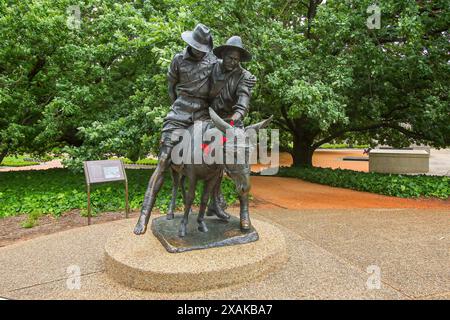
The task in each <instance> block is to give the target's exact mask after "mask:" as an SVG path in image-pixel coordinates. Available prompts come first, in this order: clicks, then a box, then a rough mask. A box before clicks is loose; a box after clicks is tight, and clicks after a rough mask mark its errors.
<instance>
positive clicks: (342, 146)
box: [320, 143, 369, 149]
mask: <svg viewBox="0 0 450 320" xmlns="http://www.w3.org/2000/svg"><path fill="white" fill-rule="evenodd" d="M368 147H369V145H368V144H367V145H366V144H361V145H360V144H357V145H352V146H351V147H350V146H349V145H348V144H345V143H338V144H330V143H325V144H323V145H321V146H320V148H321V149H348V148H352V149H366V148H368Z"/></svg>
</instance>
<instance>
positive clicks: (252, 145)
mask: <svg viewBox="0 0 450 320" xmlns="http://www.w3.org/2000/svg"><path fill="white" fill-rule="evenodd" d="M209 115H210V117H211V120H212V122H213V123H214V125H215V127H216V128H217V129H219V130H220V131H221V132H222V133H223V134H224V135H225V137H226V139H224V140H225V142H224V152H225V159H224V160H225V161H224V164H225V171H226V172H227V174H228V175H229V176H230V177H231V178H232V179H233V180H234V182H235V183H236V187H237V189H238V192H239V193H247V192H248V190H249V188H250V181H249V177H250V164H251V163H252V162H253V161H252V160H256V153H255V151H256V147H257V141H258V139H257V136H258V132H259V130H260V129H264V128H266V127H267V126H268V125H269V124H270V122H271V121H272V118H273V117H270V118H268V119H266V120H263V121H261V122H258V123H256V124H253V125H250V126H248V127H245V128H240V127H235V126H232V125H231V124H229V123H227V122H226V121H224V120H223V119H222V118H220V117H219V116H218V115H217V114H216V113H215V112H214V110H213V109H211V108H209ZM252 158H254V159H252Z"/></svg>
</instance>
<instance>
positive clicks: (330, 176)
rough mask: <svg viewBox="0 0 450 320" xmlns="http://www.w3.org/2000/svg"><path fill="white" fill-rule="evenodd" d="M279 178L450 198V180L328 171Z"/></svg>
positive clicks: (285, 172)
mask: <svg viewBox="0 0 450 320" xmlns="http://www.w3.org/2000/svg"><path fill="white" fill-rule="evenodd" d="M278 175H279V176H281V177H292V178H299V179H302V180H306V181H310V182H315V183H320V184H325V185H329V186H333V187H339V188H348V189H353V190H358V191H367V192H372V193H378V194H383V195H388V196H395V197H401V198H418V197H428V198H440V199H449V197H450V177H445V176H444V177H439V176H426V175H418V176H411V175H400V174H382V173H374V172H371V173H369V172H358V171H353V170H344V169H328V168H294V167H290V168H285V167H283V168H280V171H279V172H278Z"/></svg>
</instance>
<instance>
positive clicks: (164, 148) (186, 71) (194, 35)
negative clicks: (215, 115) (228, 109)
mask: <svg viewBox="0 0 450 320" xmlns="http://www.w3.org/2000/svg"><path fill="white" fill-rule="evenodd" d="M181 37H182V39H183V40H184V41H185V42H186V43H187V44H188V46H187V48H186V49H185V50H184V51H183V52H182V53H179V54H177V55H175V57H174V58H173V60H172V63H171V64H170V67H169V72H168V75H167V77H168V81H169V95H170V98H171V100H172V102H173V104H172V107H171V109H170V111H169V113H168V115H167V116H166V118H165V119H164V123H163V129H162V138H161V148H160V153H159V157H158V165H157V167H156V170H155V171H154V173H153V174H152V176H151V178H150V181H149V184H148V187H147V191H146V193H145V196H144V202H143V205H142V208H141V213H140V216H139V219H138V222H137V224H136V227H135V228H134V233H135V234H137V235H140V234H144V233H145V231H146V229H147V224H148V221H149V219H150V214H151V211H152V209H153V206H154V204H155V201H156V196H157V194H158V192H159V190H160V188H161V186H162V184H163V182H164V177H163V175H164V172H165V171H166V170H167V168H169V166H170V164H171V160H170V154H171V151H172V148H173V146H174V143H175V142H173V141H172V134H173V132H174V131H175V130H177V129H187V128H188V127H189V126H191V125H192V124H193V123H194V121H196V120H206V119H208V118H209V114H208V98H209V89H210V83H209V81H210V74H211V70H212V68H213V66H214V64H215V63H216V62H217V59H216V57H215V56H214V54H213V53H212V52H211V50H212V48H213V39H212V36H211V33H210V30H209V29H208V28H207V27H206V26H205V25H203V24H198V25H197V26H196V27H195V29H194V30H193V31H186V32H183V33H182V35H181Z"/></svg>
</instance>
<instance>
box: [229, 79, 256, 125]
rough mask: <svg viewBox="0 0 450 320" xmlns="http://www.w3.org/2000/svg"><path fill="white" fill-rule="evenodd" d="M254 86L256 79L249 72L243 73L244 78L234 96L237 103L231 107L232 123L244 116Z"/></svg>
mask: <svg viewBox="0 0 450 320" xmlns="http://www.w3.org/2000/svg"><path fill="white" fill-rule="evenodd" d="M255 84H256V77H255V76H254V75H252V74H251V73H250V72H245V74H244V77H242V78H241V80H240V81H239V84H238V86H237V90H236V95H237V102H236V104H235V105H234V106H233V116H232V119H233V120H234V121H236V120H240V119H242V118H244V117H245V116H246V114H247V113H248V110H249V107H250V98H251V96H252V89H253V87H254V86H255Z"/></svg>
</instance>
